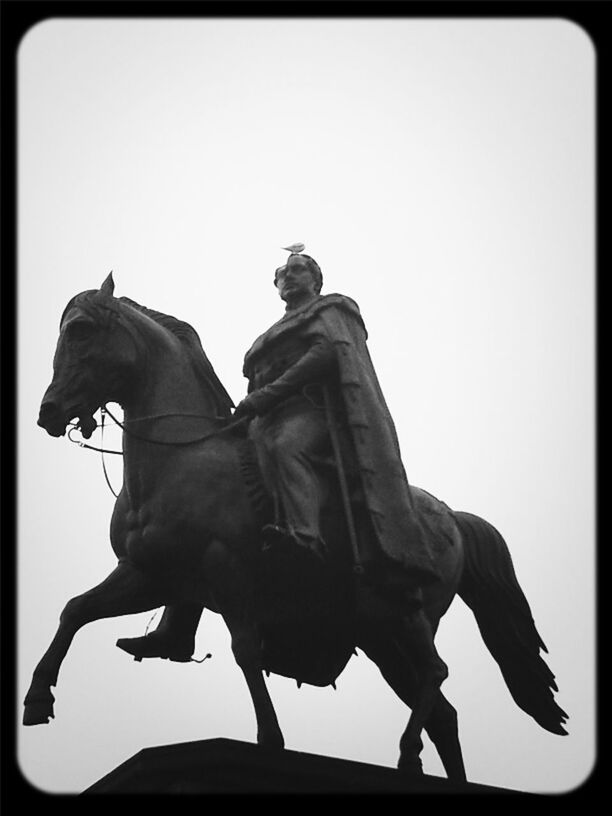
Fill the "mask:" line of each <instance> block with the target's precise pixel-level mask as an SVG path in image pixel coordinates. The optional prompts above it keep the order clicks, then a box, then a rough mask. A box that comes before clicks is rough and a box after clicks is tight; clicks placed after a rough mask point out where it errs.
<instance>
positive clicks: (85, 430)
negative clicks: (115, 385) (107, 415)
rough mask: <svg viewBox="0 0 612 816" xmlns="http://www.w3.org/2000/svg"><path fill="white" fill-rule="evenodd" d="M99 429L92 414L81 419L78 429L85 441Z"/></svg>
mask: <svg viewBox="0 0 612 816" xmlns="http://www.w3.org/2000/svg"><path fill="white" fill-rule="evenodd" d="M97 427H98V423H97V422H96V420H95V419H94V418H93V416H92V415H91V414H85V415H83V416H80V417H79V422H78V428H79V431H80V432H81V436H82V437H83V438H84V439H89V437H90V436H91V435H92V433H93V432H94V431H95V430H96V428H97Z"/></svg>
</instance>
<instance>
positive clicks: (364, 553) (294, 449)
mask: <svg viewBox="0 0 612 816" xmlns="http://www.w3.org/2000/svg"><path fill="white" fill-rule="evenodd" d="M294 248H297V249H299V250H300V251H299V252H298V251H292V252H291V254H290V256H289V258H288V261H287V263H286V264H285V265H284V266H282V267H279V268H278V269H277V270H276V273H275V275H274V285H275V286H276V287H277V289H278V292H279V295H280V297H281V298H282V300H284V301H285V303H286V310H285V315H284V316H283V317H282V318H281V319H280V320H279V321H277V322H276V323H275V324H274V325H273V326H272V327H271V328H270V329H268V331H266V332H265V333H264V334H262V335H261V336H260V337H258V338H257V340H256V341H255V342H254V343H253V345H252V346H251V348H250V349H249V351H248V352H247V354H246V356H245V360H244V368H243V373H244V374H245V376H246V377H247V378H248V381H249V386H248V392H249V393H248V396H247V397H246V398H245V399H243V400H242V402H241V403H240V404H239V405H238V407H237V408H236V411H235V412H234V418H235V419H237V418H240V417H248V418H249V419H252V422H251V425H250V429H249V431H250V435H251V437H252V439H253V440H254V442H255V444H256V446H257V449H258V452H259V460H260V463H261V466H262V475H263V478H264V481H265V483H266V487H267V489H268V491H269V493H270V494H271V495H272V496H273V497H274V505H275V519H274V523H271V524H270V523H268V524H266V525H265V526H264V528H263V530H262V542H263V552H264V554H265V555H267V556H269V557H270V558H271V557H273V556H274V552H275V551H280V553H279V554H280V556H281V557H282V556H283V555H284V556H289V555H290V554H293V555H294V557H295V558H296V564H297V563H301V562H302V559H300V555H302V554H304V553H310V554H312V555H313V556H315V557H316V558H318V559H319V560H320V561H322V562H325V561H326V560H328V553H327V542H326V541H325V540H324V538H323V537H322V536H321V534H320V522H321V518H320V517H321V511H322V508H323V504H324V499H325V493H326V490H325V488H326V485H325V483H324V482H325V478H324V476H325V474H324V473H323V472H322V468H321V463H322V462H323V463H325V462H327V463H331V464H332V466H333V467H335V469H336V471H338V472H339V476H340V477H341V479H342V480H343V482H347V470H349V471H350V473H351V476H352V479H351V480H350V481H351V486H352V487H353V490H352V491H351V495H349V494H348V485H347V488H346V490H345V496H344V497H343V498H344V502H343V503H344V507H343V511H344V515H345V516H346V521H347V525H348V527H349V536H350V538H351V539H352V562H353V563H352V566H353V568H357V570H364V571H366V572H367V575H368V578H369V579H370V581H371V582H373V583H376V585H377V586H378V587H379V588H380V589H381V590H386V591H387V592H395V593H397V592H399V591H403V592H404V596H405V600H406V601H407V600H408V597H409V596H410V598H411V600H412V602H413V603H415V604H419V603H420V602H421V593H420V590H419V588H420V587H421V586H422V585H427V584H430V583H432V582H433V581H436V580H438V576H437V574H436V571H435V566H434V563H433V558H432V555H431V553H430V551H429V548H428V544H427V539H426V535H425V532H424V530H423V529H422V525H421V523H420V520H419V517H418V515H417V513H416V512H415V510H414V507H413V500H412V494H411V491H410V487H409V485H408V481H407V478H406V474H405V471H404V467H403V464H402V460H401V456H400V451H399V444H398V441H397V436H396V433H395V427H394V424H393V420H392V418H391V416H390V414H389V411H388V408H387V405H386V403H385V399H384V396H383V394H382V391H381V389H380V385H379V383H378V379H377V377H376V373H375V371H374V368H373V365H372V361H371V359H370V355H369V352H368V348H367V345H366V338H367V332H366V328H365V325H364V323H363V320H362V318H361V314H360V311H359V307H358V306H357V304H356V303H355V302H354V301H353V300H351V299H350V298H348V297H345V296H343V295H337V294H334V295H327V296H322V295H321V294H320V293H321V288H322V284H323V275H322V273H321V269H320V267H319V265H318V264H317V263H316V261H315V260H314V259H313V258H311V257H310V256H308V255H303V254H300V253H301V250H302V249H303V248H304V245H303V244H299V245H294V246H293V247H287V249H289V250H293V249H294ZM300 248H301V249H300ZM340 436H341V437H342V439H341V441H337V440H338V437H340ZM333 441H336V445H335V446H334V445H333ZM334 447H335V448H336V450H334ZM334 454H335V455H334ZM357 491H361V493H362V496H361V504H363V505H364V509H365V513H362V514H361V516H362V519H361V521H362V524H361V526H360V534H358V532H357V530H356V529H355V520H354V509H353V506H354V504H355V493H356V492H357ZM351 499H353V500H351ZM191 609H192V612H191V614H189V613H188V611H187V610H185V609H183V610H180V611H179V610H175V609H174V608H172V607H171V608H169V609H167V610H165V612H164V616H163V617H162V620H161V622H160V625H159V627H158V628H157V629H156V630H155V631H154V632H152V633H151V634H148V635H147V636H145V637H142V638H123V639H121V640H120V641H119V643H118V645H119V646H120V648H122V649H124V650H125V651H127V652H128V653H130V654H132V655H133V656H134V657H136V658H138V659H141V658H143V657H163V658H170V659H172V660H177V661H185V660H189V658H190V657H191V652H192V650H193V647H194V643H195V631H196V628H197V624H198V621H199V618H200V614H201V611H202V610H200V612H199V614H198V611H197V609H196V608H194V607H192V608H191ZM189 650H191V651H189Z"/></svg>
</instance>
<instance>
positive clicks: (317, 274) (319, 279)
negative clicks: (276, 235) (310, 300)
mask: <svg viewBox="0 0 612 816" xmlns="http://www.w3.org/2000/svg"><path fill="white" fill-rule="evenodd" d="M296 258H299V259H300V260H297V261H296V260H295V259H296ZM304 262H305V264H304V265H305V266H306V268H307V269H308V270H309V272H310V274H311V275H312V279H313V281H314V289H315V292H316V293H317V295H318V294H320V292H321V289H322V288H323V274H322V272H321V268H320V266H319V264H318V263H317V262H316V261H315V259H314V258H311V257H310V255H302V254H301V253H297V252H292V253H291V255H290V256H289V258H288V259H287V263H286V264H285V265H284V266H279V267H278V269H277V270H276V272H275V273H274V285H275V286H278V276H279V275H280V274H281V273H282V272H283V273H284V272H285V270H286V269H287V267H289V266H292V265H294V264H295V265H302V264H303V263H304Z"/></svg>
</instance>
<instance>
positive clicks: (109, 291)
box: [100, 270, 115, 297]
mask: <svg viewBox="0 0 612 816" xmlns="http://www.w3.org/2000/svg"><path fill="white" fill-rule="evenodd" d="M114 291H115V281H114V280H113V273H112V270H111V272H110V273H109V275H108V277H107V278H106V280H105V281H104V283H103V284H102V286H101V287H100V294H102V295H108V296H109V297H112V296H113V292H114Z"/></svg>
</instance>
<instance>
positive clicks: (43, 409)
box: [38, 400, 56, 422]
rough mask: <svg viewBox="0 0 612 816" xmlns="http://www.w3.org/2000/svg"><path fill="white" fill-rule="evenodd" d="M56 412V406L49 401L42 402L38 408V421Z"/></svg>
mask: <svg viewBox="0 0 612 816" xmlns="http://www.w3.org/2000/svg"><path fill="white" fill-rule="evenodd" d="M55 411H56V405H55V403H54V402H51V401H50V400H49V401H47V402H43V403H42V405H41V406H40V413H39V414H38V421H39V422H40V421H41V420H42V419H45V418H48V417H50V416H51V415H52V414H53V413H54V412H55Z"/></svg>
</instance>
